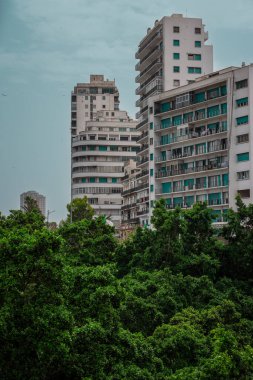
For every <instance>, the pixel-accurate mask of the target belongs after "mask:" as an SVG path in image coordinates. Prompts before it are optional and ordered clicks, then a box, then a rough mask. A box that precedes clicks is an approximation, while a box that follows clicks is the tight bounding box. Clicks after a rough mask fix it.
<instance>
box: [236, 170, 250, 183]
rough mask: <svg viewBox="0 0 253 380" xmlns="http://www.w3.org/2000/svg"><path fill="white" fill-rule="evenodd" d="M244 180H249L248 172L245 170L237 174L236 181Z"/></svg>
mask: <svg viewBox="0 0 253 380" xmlns="http://www.w3.org/2000/svg"><path fill="white" fill-rule="evenodd" d="M245 179H249V170H245V171H242V172H237V180H238V181H242V180H245Z"/></svg>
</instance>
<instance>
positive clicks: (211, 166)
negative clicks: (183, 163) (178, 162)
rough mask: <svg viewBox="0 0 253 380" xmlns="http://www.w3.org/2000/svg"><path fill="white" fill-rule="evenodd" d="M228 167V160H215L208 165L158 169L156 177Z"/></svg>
mask: <svg viewBox="0 0 253 380" xmlns="http://www.w3.org/2000/svg"><path fill="white" fill-rule="evenodd" d="M227 168H228V161H226V162H221V163H220V162H214V163H210V164H209V165H206V166H199V167H195V168H187V169H173V170H161V171H158V173H156V178H165V177H174V176H178V175H185V174H190V173H199V172H205V171H210V170H217V169H227Z"/></svg>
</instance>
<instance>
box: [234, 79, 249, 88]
mask: <svg viewBox="0 0 253 380" xmlns="http://www.w3.org/2000/svg"><path fill="white" fill-rule="evenodd" d="M235 87H236V89H237V90H239V89H240V88H245V87H248V79H243V80H240V81H238V82H235Z"/></svg>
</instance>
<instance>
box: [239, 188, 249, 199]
mask: <svg viewBox="0 0 253 380" xmlns="http://www.w3.org/2000/svg"><path fill="white" fill-rule="evenodd" d="M238 194H239V195H240V196H241V198H250V189H245V190H238Z"/></svg>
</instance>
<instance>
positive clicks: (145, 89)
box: [135, 75, 163, 96]
mask: <svg viewBox="0 0 253 380" xmlns="http://www.w3.org/2000/svg"><path fill="white" fill-rule="evenodd" d="M162 88H163V84H162V77H160V76H158V75H154V76H153V79H152V80H151V81H149V82H148V83H144V84H142V85H141V86H139V87H138V88H137V89H136V90H135V94H136V95H141V94H142V95H146V96H149V95H150V94H151V93H152V92H154V89H157V90H158V91H162Z"/></svg>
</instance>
